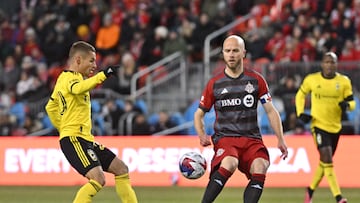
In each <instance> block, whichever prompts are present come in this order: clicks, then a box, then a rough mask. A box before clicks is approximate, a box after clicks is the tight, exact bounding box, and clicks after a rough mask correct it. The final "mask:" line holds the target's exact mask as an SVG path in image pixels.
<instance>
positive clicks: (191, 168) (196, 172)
mask: <svg viewBox="0 0 360 203" xmlns="http://www.w3.org/2000/svg"><path fill="white" fill-rule="evenodd" d="M179 167H180V172H181V174H182V175H183V176H184V177H185V178H187V179H198V178H200V177H201V176H203V175H204V173H205V171H206V159H205V158H204V157H203V156H202V155H201V154H199V153H197V152H187V153H185V154H183V155H182V156H181V157H180V161H179Z"/></svg>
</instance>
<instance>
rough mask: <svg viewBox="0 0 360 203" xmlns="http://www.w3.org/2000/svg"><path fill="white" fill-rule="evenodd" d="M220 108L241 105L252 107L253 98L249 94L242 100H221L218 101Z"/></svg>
mask: <svg viewBox="0 0 360 203" xmlns="http://www.w3.org/2000/svg"><path fill="white" fill-rule="evenodd" d="M220 102H221V107H227V106H240V105H241V104H243V105H244V106H246V107H253V105H254V103H255V98H254V96H253V95H251V94H247V95H245V97H244V98H242V99H241V98H234V99H223V100H220Z"/></svg>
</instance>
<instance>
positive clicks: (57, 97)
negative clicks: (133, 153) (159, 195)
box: [46, 41, 137, 203]
mask: <svg viewBox="0 0 360 203" xmlns="http://www.w3.org/2000/svg"><path fill="white" fill-rule="evenodd" d="M96 68H97V67H96V50H95V48H94V47H93V46H92V45H90V44H88V43H86V42H84V41H78V42H75V43H74V44H73V45H72V46H71V48H70V52H69V67H68V68H67V70H64V71H63V72H62V73H61V74H60V75H59V77H58V79H57V82H56V85H55V87H54V90H53V92H52V94H51V96H50V99H49V101H48V103H47V105H46V111H47V113H48V115H49V118H50V120H51V122H52V124H53V125H54V127H55V128H56V129H57V130H58V131H59V134H60V138H59V140H60V147H61V150H62V151H63V153H64V155H65V157H66V158H67V160H68V161H69V163H70V164H71V166H72V167H74V168H75V169H76V170H77V171H78V172H79V173H80V174H81V175H83V176H85V177H86V178H87V179H88V180H89V182H87V183H86V184H85V185H83V186H82V187H81V188H80V189H79V190H78V192H77V194H76V196H75V199H74V201H73V202H74V203H88V202H91V200H92V197H93V196H95V195H96V193H97V192H99V191H100V189H101V188H102V187H103V186H104V185H105V176H104V172H103V171H106V172H109V173H112V174H114V176H115V188H116V193H117V194H118V196H119V197H120V199H121V201H122V202H123V203H136V202H137V198H136V194H135V192H134V190H133V188H132V186H131V184H130V180H129V174H128V167H127V165H126V164H125V163H124V162H123V161H122V160H120V159H119V158H118V157H116V155H115V154H114V153H113V152H111V151H110V150H109V149H108V148H106V147H104V146H103V145H101V144H99V143H97V142H95V141H94V136H93V135H92V134H91V105H90V94H89V91H90V90H91V89H93V88H94V87H95V86H96V85H98V84H100V83H102V82H103V81H104V80H105V79H106V78H108V77H110V76H111V75H114V74H115V73H116V69H117V66H109V67H107V68H105V69H104V70H103V71H101V72H99V73H97V74H95V75H94V76H91V75H92V74H93V73H94V71H95V69H96ZM90 76H91V77H90Z"/></svg>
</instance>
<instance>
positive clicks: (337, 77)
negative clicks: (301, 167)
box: [295, 52, 355, 203]
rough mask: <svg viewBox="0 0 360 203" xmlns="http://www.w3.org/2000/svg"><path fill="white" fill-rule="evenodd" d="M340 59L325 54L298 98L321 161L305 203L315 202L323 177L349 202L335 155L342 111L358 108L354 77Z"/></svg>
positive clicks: (339, 198)
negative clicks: (342, 68)
mask: <svg viewBox="0 0 360 203" xmlns="http://www.w3.org/2000/svg"><path fill="white" fill-rule="evenodd" d="M337 66H338V60H337V56H336V54H335V53H333V52H327V53H325V54H324V56H323V59H322V62H321V71H320V72H317V73H312V74H309V75H308V76H306V77H305V78H304V81H303V82H302V84H301V86H300V88H299V90H298V92H297V94H296V97H295V100H296V113H297V116H298V117H299V119H300V120H301V121H303V122H304V123H307V122H309V121H311V131H312V134H313V136H314V141H315V143H316V146H317V149H318V151H319V154H320V163H319V166H318V167H317V169H316V170H315V175H314V177H313V180H312V182H311V184H310V186H309V187H308V188H307V191H306V196H305V201H304V202H305V203H311V199H312V195H313V192H314V191H315V189H316V188H317V187H318V185H319V183H320V181H321V179H322V178H323V176H325V177H326V178H327V181H328V183H329V186H330V190H331V192H332V194H333V196H334V197H335V199H336V202H337V203H347V200H346V199H345V198H343V197H342V195H341V191H340V187H339V185H338V182H337V179H336V175H335V171H334V168H333V156H334V153H335V150H336V147H337V144H338V141H339V136H340V131H341V128H342V126H341V114H342V113H343V112H346V111H347V110H353V109H354V108H355V101H354V98H353V91H352V85H351V81H350V79H349V78H348V77H347V76H345V75H342V74H340V73H338V72H337ZM307 94H311V114H310V115H308V114H305V113H304V108H305V97H306V95H307Z"/></svg>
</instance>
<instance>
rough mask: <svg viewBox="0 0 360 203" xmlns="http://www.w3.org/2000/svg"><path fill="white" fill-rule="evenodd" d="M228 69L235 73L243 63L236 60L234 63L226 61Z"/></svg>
mask: <svg viewBox="0 0 360 203" xmlns="http://www.w3.org/2000/svg"><path fill="white" fill-rule="evenodd" d="M225 64H226V67H228V68H229V69H230V70H232V71H235V70H237V69H239V68H240V65H241V61H240V60H235V61H233V62H229V61H225Z"/></svg>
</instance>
